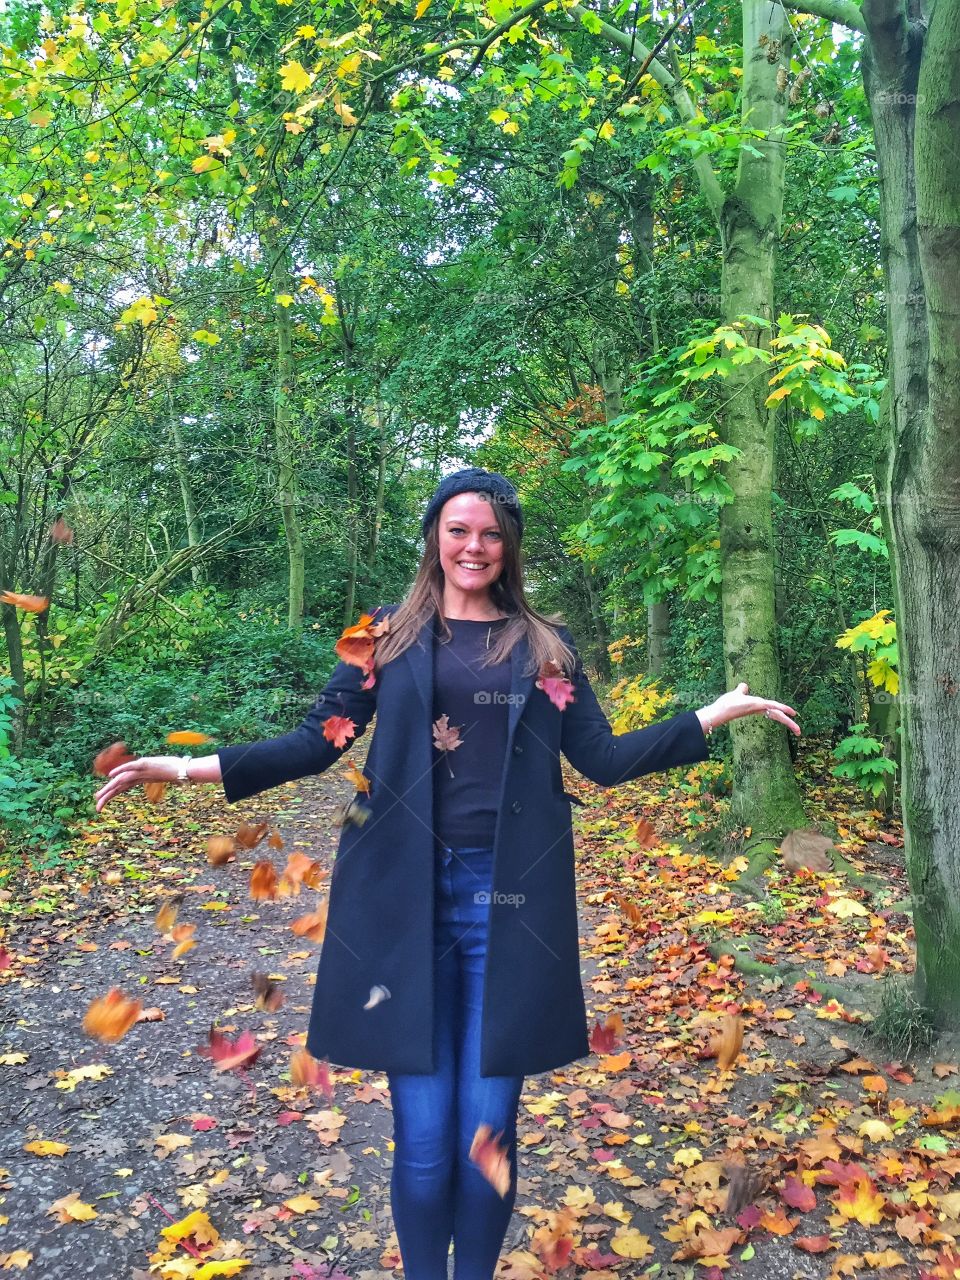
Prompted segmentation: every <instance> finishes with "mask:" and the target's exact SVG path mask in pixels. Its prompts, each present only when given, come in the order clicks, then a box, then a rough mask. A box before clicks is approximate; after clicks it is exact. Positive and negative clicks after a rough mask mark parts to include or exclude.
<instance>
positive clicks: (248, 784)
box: [217, 662, 379, 804]
mask: <svg viewBox="0 0 960 1280" xmlns="http://www.w3.org/2000/svg"><path fill="white" fill-rule="evenodd" d="M365 679H366V676H365V675H364V673H363V672H362V671H361V670H360V668H359V667H354V666H351V665H350V664H348V663H346V662H338V663H337V665H336V666H335V667H334V669H333V673H332V674H331V676H330V679H329V680H328V681H327V683H326V685H324V688H323V691H322V692H321V693H320V694H319V695H318V697H317V700H316V702H315V703H314V704H313V706H312V707H311V709H310V711H309V712H308V714H307V718H306V719H305V720H304V721H303V723H302V724H301V725H299V726H298V728H296V729H293V730H292V731H291V732H290V733H285V734H283V735H282V736H281V737H279V738H265V739H263V740H262V741H260V742H252V743H249V744H248V745H246V746H237V747H221V748H220V749H219V751H218V752H217V756H218V758H219V760H220V773H221V777H222V779H223V790H224V794H225V795H226V798H227V801H228V802H229V803H230V804H233V803H234V802H235V801H237V800H245V799H246V798H247V796H252V795H256V794H257V793H258V792H260V791H269V790H270V788H271V787H278V786H280V784H281V783H282V782H291V781H292V780H293V779H294V778H305V777H307V775H308V774H312V773H322V772H323V771H324V769H329V768H330V766H331V765H332V764H334V763H335V762H336V761H337V760H339V759H340V757H341V756H342V755H343V754H344V752H346V751H350V750H352V749H353V744H354V743H355V742H356V741H357V739H358V738H359V737H360V736H361V735H362V734H363V732H364V730H365V729H366V727H367V725H368V724H369V723H370V721H371V719H372V718H373V713H374V712H375V711H376V709H377V685H378V684H379V680H377V681H375V682H374V685H373V688H371V689H361V688H360V686H361V684H362V683H363V681H364V680H365ZM330 716H345V717H346V718H347V719H348V720H352V721H353V722H354V724H355V725H356V731H355V733H354V736H353V737H352V738H349V739H348V740H347V742H346V744H345V745H344V746H342V747H335V746H334V745H333V743H332V742H329V741H328V740H327V739H326V738H325V737H324V736H323V725H324V721H326V720H327V719H328V718H329V717H330Z"/></svg>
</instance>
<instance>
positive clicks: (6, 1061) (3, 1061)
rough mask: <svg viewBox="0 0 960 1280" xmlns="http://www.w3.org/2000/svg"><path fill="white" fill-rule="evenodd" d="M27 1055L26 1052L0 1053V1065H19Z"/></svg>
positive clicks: (24, 1060)
mask: <svg viewBox="0 0 960 1280" xmlns="http://www.w3.org/2000/svg"><path fill="white" fill-rule="evenodd" d="M29 1056H30V1055H29V1054H27V1053H0V1067H19V1066H20V1064H21V1063H23V1062H26V1060H27V1058H28V1057H29Z"/></svg>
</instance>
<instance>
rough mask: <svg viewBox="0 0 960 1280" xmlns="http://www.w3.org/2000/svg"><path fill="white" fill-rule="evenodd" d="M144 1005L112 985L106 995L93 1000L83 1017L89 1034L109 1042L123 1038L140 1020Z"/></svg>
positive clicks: (113, 1042) (114, 1042)
mask: <svg viewBox="0 0 960 1280" xmlns="http://www.w3.org/2000/svg"><path fill="white" fill-rule="evenodd" d="M142 1009H143V1005H142V1004H141V1003H140V1001H139V1000H131V999H130V998H129V997H128V996H125V995H124V994H123V992H122V991H121V990H120V989H119V987H112V988H111V989H110V990H109V991H108V992H107V994H106V995H105V996H100V998H99V999H97V1000H94V1001H92V1003H91V1004H90V1006H89V1007H88V1009H87V1012H86V1014H85V1015H84V1019H83V1029H84V1031H86V1033H87V1035H90V1036H93V1037H94V1038H95V1039H96V1040H103V1041H105V1042H106V1043H107V1044H116V1042H117V1041H118V1040H122V1039H123V1037H124V1036H125V1035H126V1034H127V1032H128V1031H129V1030H130V1028H131V1027H132V1026H133V1025H134V1023H135V1022H137V1021H138V1019H139V1017H140V1013H141V1010H142Z"/></svg>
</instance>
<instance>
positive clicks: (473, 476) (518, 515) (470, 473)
mask: <svg viewBox="0 0 960 1280" xmlns="http://www.w3.org/2000/svg"><path fill="white" fill-rule="evenodd" d="M476 492H480V493H488V494H489V495H490V496H491V498H492V499H493V501H494V502H497V503H500V504H502V505H503V506H504V507H506V509H507V511H509V512H510V514H511V515H512V516H513V518H514V520H515V521H516V523H517V532H518V534H519V536H520V537H521V538H522V537H523V512H522V511H521V510H520V499H519V498H518V497H517V491H516V489H515V488H514V487H513V485H512V484H511V483H510V481H509V480H508V479H507V477H506V476H502V475H500V473H499V472H498V471H484V469H483V467H465V468H464V469H463V470H462V471H455V472H454V473H453V475H452V476H444V478H443V479H442V480H441V481H440V483H439V484H438V485H437V488H436V491H435V492H434V495H433V497H432V498H431V499H430V501H429V502H428V503H427V509H426V511H425V512H424V513H423V521H422V524H421V527H422V529H423V536H424V537H426V536H427V530H428V529H429V528H430V524H431V522H432V521H433V520H435V519H437V517H438V516H439V515H440V511H441V509H442V508H443V504H444V503H445V502H446V501H447V499H448V498H452V497H454V496H455V495H456V494H458V493H476Z"/></svg>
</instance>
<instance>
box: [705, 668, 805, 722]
mask: <svg viewBox="0 0 960 1280" xmlns="http://www.w3.org/2000/svg"><path fill="white" fill-rule="evenodd" d="M748 689H749V686H748V685H747V683H746V681H744V682H743V683H741V684H738V685H737V687H736V688H735V689H731V690H729V692H727V693H723V694H721V695H720V697H719V698H717V699H716V701H715V702H712V703H711V704H710V706H709V707H707V708H706V711H707V714H708V715H709V717H710V724H711V725H712V727H713V728H714V729H715V728H716V727H717V726H718V725H721V724H726V723H727V722H728V721H730V720H739V719H740V717H741V716H755V715H765V716H766V717H767V719H768V720H776V721H778V722H779V723H780V724H785V725H786V726H787V728H788V729H790V730H791V732H793V733H795V734H797V735H798V736H799V734H800V726H799V725H798V724H797V722H796V721H795V720H792V719H791V716H795V715H796V714H797V713H796V711H794V709H793V707H788V706H787V704H786V703H785V702H774V701H773V699H772V698H757V697H754V695H753V694H751V693H749V692H748Z"/></svg>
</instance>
